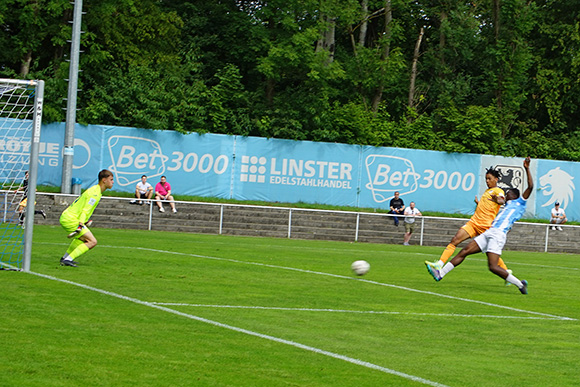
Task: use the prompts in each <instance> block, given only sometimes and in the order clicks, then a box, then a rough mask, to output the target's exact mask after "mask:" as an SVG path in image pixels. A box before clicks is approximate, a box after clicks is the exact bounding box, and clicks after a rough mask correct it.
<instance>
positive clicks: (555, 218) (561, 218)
mask: <svg viewBox="0 0 580 387" xmlns="http://www.w3.org/2000/svg"><path fill="white" fill-rule="evenodd" d="M566 220H567V219H566V213H565V212H564V209H563V208H560V203H558V202H556V203H554V208H552V217H551V218H550V223H551V224H564V223H566ZM552 230H558V231H562V227H560V226H552Z"/></svg>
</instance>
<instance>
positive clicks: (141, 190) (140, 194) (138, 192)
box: [131, 175, 153, 204]
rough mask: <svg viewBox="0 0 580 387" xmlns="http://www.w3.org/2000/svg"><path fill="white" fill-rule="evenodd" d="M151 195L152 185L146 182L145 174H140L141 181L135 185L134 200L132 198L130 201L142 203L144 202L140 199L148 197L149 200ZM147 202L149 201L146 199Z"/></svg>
mask: <svg viewBox="0 0 580 387" xmlns="http://www.w3.org/2000/svg"><path fill="white" fill-rule="evenodd" d="M152 196H153V186H152V185H151V184H149V183H148V182H147V176H145V175H143V176H141V181H140V182H138V183H137V185H136V186H135V197H136V198H137V199H136V200H132V201H131V203H137V204H143V203H144V202H143V201H141V199H148V200H151V197H152ZM147 203H148V204H150V203H151V202H150V201H148V202H147Z"/></svg>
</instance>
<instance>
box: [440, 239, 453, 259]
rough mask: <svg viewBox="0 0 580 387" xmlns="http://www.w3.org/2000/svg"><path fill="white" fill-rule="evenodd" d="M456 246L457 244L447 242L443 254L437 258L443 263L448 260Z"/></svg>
mask: <svg viewBox="0 0 580 387" xmlns="http://www.w3.org/2000/svg"><path fill="white" fill-rule="evenodd" d="M456 247H457V246H454V245H452V244H451V243H450V244H448V245H447V247H446V248H445V250H443V254H441V257H439V260H440V261H442V262H443V263H446V262H447V260H449V258H451V256H452V255H453V252H454V251H455V248H456Z"/></svg>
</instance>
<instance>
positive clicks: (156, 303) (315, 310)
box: [151, 302, 562, 320]
mask: <svg viewBox="0 0 580 387" xmlns="http://www.w3.org/2000/svg"><path fill="white" fill-rule="evenodd" d="M151 303H152V304H154V305H164V306H189V307H196V308H226V309H227V308H231V309H260V310H284V311H297V312H329V313H355V314H391V315H404V316H434V317H469V318H473V317H480V318H497V319H522V320H562V318H560V317H540V316H538V317H536V316H527V317H526V316H497V315H491V314H458V313H413V312H388V311H383V310H344V309H312V308H283V307H277V306H272V307H270V306H245V305H208V304H187V303H181V302H151Z"/></svg>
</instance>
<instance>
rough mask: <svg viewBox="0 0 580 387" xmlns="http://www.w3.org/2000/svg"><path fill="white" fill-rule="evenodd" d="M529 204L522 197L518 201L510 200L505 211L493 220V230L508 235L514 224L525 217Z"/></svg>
mask: <svg viewBox="0 0 580 387" xmlns="http://www.w3.org/2000/svg"><path fill="white" fill-rule="evenodd" d="M527 204H528V201H527V200H526V199H524V198H522V197H521V196H520V197H519V198H517V199H513V200H508V202H507V203H506V205H505V207H504V209H503V210H502V211H501V212H500V213H499V214H498V215H497V216H496V217H495V219H494V220H493V223H492V224H491V228H497V229H499V230H501V231H502V232H504V233H506V234H507V232H508V231H509V230H511V228H512V226H513V225H514V223H515V222H516V221H517V220H520V219H521V217H522V216H523V215H524V212H526V205H527Z"/></svg>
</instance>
